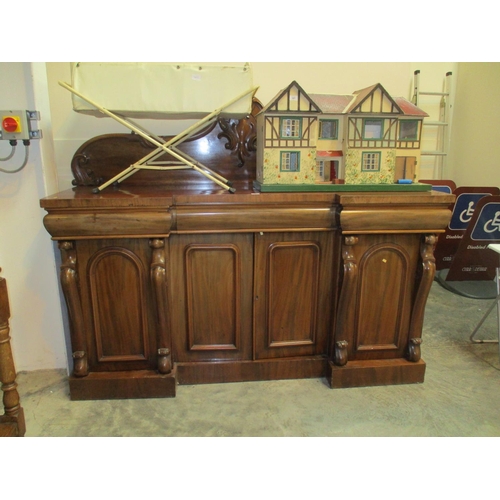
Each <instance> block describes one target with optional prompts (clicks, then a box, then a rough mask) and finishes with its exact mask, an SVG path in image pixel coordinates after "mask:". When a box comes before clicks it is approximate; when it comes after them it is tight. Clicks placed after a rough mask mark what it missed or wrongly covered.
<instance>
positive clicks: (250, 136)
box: [217, 99, 262, 167]
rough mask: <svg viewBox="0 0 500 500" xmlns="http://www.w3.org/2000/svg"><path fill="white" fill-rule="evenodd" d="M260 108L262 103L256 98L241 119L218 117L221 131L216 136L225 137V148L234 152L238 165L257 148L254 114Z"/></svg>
mask: <svg viewBox="0 0 500 500" xmlns="http://www.w3.org/2000/svg"><path fill="white" fill-rule="evenodd" d="M261 109H262V104H261V103H260V102H259V101H258V100H257V99H254V101H253V106H252V113H251V114H250V115H247V116H246V117H245V118H243V119H242V120H228V119H225V118H220V119H219V121H218V122H219V127H220V128H221V130H222V132H220V133H219V134H218V135H217V137H218V138H219V139H226V140H227V141H228V142H227V144H226V145H225V148H226V149H230V150H231V151H235V152H236V154H237V156H238V160H239V164H238V167H242V166H243V165H244V164H245V160H246V158H248V157H249V156H250V153H251V152H253V151H256V150H257V147H256V143H257V120H256V119H255V115H257V113H259V111H260V110H261Z"/></svg>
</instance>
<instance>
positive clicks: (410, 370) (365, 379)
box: [327, 359, 425, 389]
mask: <svg viewBox="0 0 500 500" xmlns="http://www.w3.org/2000/svg"><path fill="white" fill-rule="evenodd" d="M424 376H425V362H424V361H423V360H420V361H417V362H416V363H413V362H410V361H407V360H406V359H387V360H373V361H349V362H348V363H347V365H345V366H336V365H334V364H333V363H332V362H331V361H330V362H329V363H328V370H327V380H328V383H329V384H330V387H331V388H332V389H340V388H345V387H368V386H375V385H397V384H419V383H422V382H423V381H424Z"/></svg>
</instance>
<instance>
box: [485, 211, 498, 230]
mask: <svg viewBox="0 0 500 500" xmlns="http://www.w3.org/2000/svg"><path fill="white" fill-rule="evenodd" d="M495 231H498V232H500V210H499V211H498V212H496V213H495V217H493V218H492V219H490V220H489V221H486V223H485V225H484V232H485V233H493V232H495Z"/></svg>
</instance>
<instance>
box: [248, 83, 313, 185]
mask: <svg viewBox="0 0 500 500" xmlns="http://www.w3.org/2000/svg"><path fill="white" fill-rule="evenodd" d="M320 114H321V109H320V108H319V107H318V105H317V104H316V103H315V102H314V101H313V100H312V99H311V98H310V97H309V95H308V94H306V92H304V90H303V89H302V88H301V87H300V85H299V84H298V83H297V82H295V81H293V82H292V83H291V84H290V85H289V86H288V87H287V88H286V89H284V90H283V91H281V92H280V93H279V94H278V95H277V96H276V97H275V98H274V99H273V100H272V101H271V102H270V103H269V104H268V105H267V106H265V107H264V108H263V109H262V111H261V112H260V113H259V114H258V115H257V144H258V145H259V146H258V149H257V181H258V182H259V183H260V184H282V185H293V184H299V185H300V184H309V185H310V184H314V183H315V182H316V141H317V138H318V115H320Z"/></svg>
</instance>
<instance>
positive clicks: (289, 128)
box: [281, 118, 301, 138]
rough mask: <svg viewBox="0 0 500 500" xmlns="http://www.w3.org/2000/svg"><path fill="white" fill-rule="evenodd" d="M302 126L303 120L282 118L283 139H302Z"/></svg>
mask: <svg viewBox="0 0 500 500" xmlns="http://www.w3.org/2000/svg"><path fill="white" fill-rule="evenodd" d="M300 125H301V120H300V119H299V118H282V119H281V137H295V138H300Z"/></svg>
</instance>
